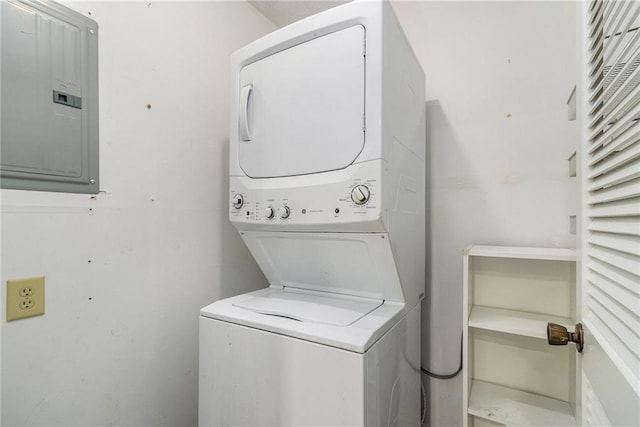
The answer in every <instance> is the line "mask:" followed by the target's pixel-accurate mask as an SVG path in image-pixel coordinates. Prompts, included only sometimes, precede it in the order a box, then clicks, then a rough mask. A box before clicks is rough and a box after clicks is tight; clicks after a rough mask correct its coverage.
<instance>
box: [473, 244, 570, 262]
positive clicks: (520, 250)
mask: <svg viewBox="0 0 640 427" xmlns="http://www.w3.org/2000/svg"><path fill="white" fill-rule="evenodd" d="M464 253H465V255H470V256H483V257H494V258H521V259H537V260H550V261H575V260H576V251H574V250H573V249H565V248H528V247H520V246H517V247H516V246H480V245H477V246H476V245H474V246H469V247H468V248H466V249H465V250H464Z"/></svg>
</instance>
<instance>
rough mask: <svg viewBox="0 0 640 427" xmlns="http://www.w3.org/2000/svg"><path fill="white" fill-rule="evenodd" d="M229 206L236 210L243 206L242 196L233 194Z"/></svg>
mask: <svg viewBox="0 0 640 427" xmlns="http://www.w3.org/2000/svg"><path fill="white" fill-rule="evenodd" d="M231 205H232V206H233V207H234V208H236V209H240V208H241V207H242V206H244V197H242V194H234V195H233V197H231Z"/></svg>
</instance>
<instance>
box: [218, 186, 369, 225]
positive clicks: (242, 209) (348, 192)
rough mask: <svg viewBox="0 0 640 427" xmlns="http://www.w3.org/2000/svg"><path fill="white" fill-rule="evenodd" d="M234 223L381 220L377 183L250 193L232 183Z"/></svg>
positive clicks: (258, 190) (311, 222)
mask: <svg viewBox="0 0 640 427" xmlns="http://www.w3.org/2000/svg"><path fill="white" fill-rule="evenodd" d="M231 184H232V188H231V194H230V197H231V204H230V207H229V216H230V219H231V220H232V221H234V222H241V223H252V224H327V223H341V222H345V223H346V222H358V221H368V220H370V219H376V218H379V216H380V192H379V188H378V180H377V179H373V178H372V179H357V178H354V179H351V180H350V181H349V183H348V184H346V185H345V182H340V183H331V184H324V185H321V186H316V187H315V188H312V187H295V188H282V189H280V188H270V189H264V190H262V189H247V188H242V185H237V186H234V185H233V184H234V181H233V180H232V182H231Z"/></svg>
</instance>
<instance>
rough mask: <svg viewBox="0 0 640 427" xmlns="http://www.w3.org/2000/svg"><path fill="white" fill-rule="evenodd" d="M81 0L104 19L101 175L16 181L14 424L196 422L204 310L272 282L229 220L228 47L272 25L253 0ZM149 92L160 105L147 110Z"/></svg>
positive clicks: (10, 215)
mask: <svg viewBox="0 0 640 427" xmlns="http://www.w3.org/2000/svg"><path fill="white" fill-rule="evenodd" d="M66 3H67V4H69V5H71V6H72V7H74V8H75V9H76V10H79V11H81V12H82V13H85V14H89V13H90V14H91V17H92V18H93V19H95V20H96V21H97V22H98V24H99V25H100V144H101V147H100V166H101V171H100V176H101V183H100V188H101V189H102V191H101V192H100V194H99V195H98V196H97V198H95V200H94V199H93V198H91V197H90V196H89V195H70V194H53V193H39V192H21V191H11V190H4V191H2V193H1V195H2V237H1V238H2V272H1V273H2V274H1V280H2V283H3V289H2V293H4V283H6V280H7V279H11V278H20V277H28V276H34V275H44V276H45V277H46V279H45V280H46V314H45V315H44V316H41V317H37V318H31V319H25V320H18V321H14V322H9V323H7V322H6V321H4V319H5V315H4V307H3V313H2V319H3V320H2V352H3V353H2V377H3V378H2V388H3V390H2V391H3V400H2V405H3V408H2V409H3V411H2V416H3V418H2V424H3V425H4V426H10V425H165V426H177V425H183V426H187V425H195V424H196V422H197V402H198V399H197V390H198V388H197V380H198V377H197V374H198V372H197V346H198V323H197V318H198V309H199V308H200V307H202V306H204V305H206V304H208V303H210V302H211V301H213V300H215V299H217V298H220V297H224V296H229V295H232V294H236V293H240V292H245V291H248V290H251V289H254V288H258V287H261V286H264V285H266V282H265V280H264V278H263V276H262V274H261V273H260V272H259V270H258V269H257V267H256V266H255V264H254V262H253V261H252V259H251V256H250V255H249V253H248V251H247V250H246V249H245V247H244V245H243V244H242V242H241V240H240V239H239V238H238V236H237V233H236V232H235V230H234V229H233V228H232V227H231V225H230V224H229V221H228V219H227V203H228V197H229V196H228V194H227V193H228V190H227V186H228V180H227V173H228V139H227V135H228V126H229V124H228V121H229V120H228V104H229V102H228V99H229V84H228V82H229V65H228V60H229V55H230V53H231V52H232V51H233V50H235V49H237V48H239V47H241V46H242V45H244V44H246V43H248V42H250V41H252V40H254V39H256V38H258V37H260V36H262V35H263V34H265V33H267V32H269V31H271V30H272V29H274V26H273V24H271V23H270V22H268V21H267V20H266V19H265V18H264V17H263V16H262V15H260V14H259V13H258V12H257V11H256V10H255V9H254V8H253V7H252V6H250V5H248V4H247V3H245V2H237V1H234V2H194V3H188V2H155V1H154V2H148V1H145V2H135V3H134V2H126V3H123V2H96V3H84V2H83V3H71V2H66ZM147 104H150V105H151V108H150V109H147Z"/></svg>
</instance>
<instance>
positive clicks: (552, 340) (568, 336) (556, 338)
mask: <svg viewBox="0 0 640 427" xmlns="http://www.w3.org/2000/svg"><path fill="white" fill-rule="evenodd" d="M547 342H548V343H549V345H567V344H568V343H569V342H574V343H576V350H578V353H582V349H583V348H584V332H583V330H582V323H577V324H576V331H575V332H569V331H568V330H567V328H565V327H564V326H562V325H558V324H557V323H547Z"/></svg>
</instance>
